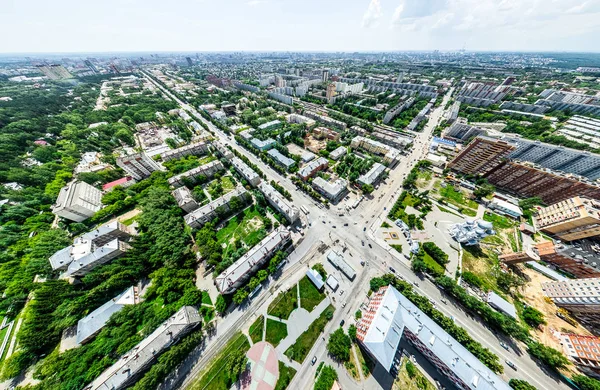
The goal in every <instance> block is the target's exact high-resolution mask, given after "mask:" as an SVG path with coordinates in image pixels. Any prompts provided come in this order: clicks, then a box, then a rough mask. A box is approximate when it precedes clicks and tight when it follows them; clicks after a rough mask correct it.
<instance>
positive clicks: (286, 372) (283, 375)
mask: <svg viewBox="0 0 600 390" xmlns="http://www.w3.org/2000/svg"><path fill="white" fill-rule="evenodd" d="M294 375H296V370H295V369H294V368H292V367H288V366H286V365H285V364H283V363H282V362H279V379H277V384H276V385H275V390H285V389H286V388H287V387H288V385H289V384H290V382H291V381H292V379H294Z"/></svg>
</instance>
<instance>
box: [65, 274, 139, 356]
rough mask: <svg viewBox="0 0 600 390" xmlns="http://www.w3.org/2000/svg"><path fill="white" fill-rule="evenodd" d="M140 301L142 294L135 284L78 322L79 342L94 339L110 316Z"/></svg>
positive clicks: (77, 339) (77, 338)
mask: <svg viewBox="0 0 600 390" xmlns="http://www.w3.org/2000/svg"><path fill="white" fill-rule="evenodd" d="M139 302H140V295H139V293H138V289H137V287H135V286H131V287H129V288H128V289H127V290H125V291H123V292H122V293H121V294H119V295H117V296H116V297H114V298H113V299H111V300H110V301H108V302H106V303H105V304H104V305H102V306H100V307H99V308H97V309H96V310H94V311H92V312H91V313H90V314H88V315H87V316H85V317H84V318H82V319H80V320H79V322H77V336H76V341H77V344H79V345H81V344H85V343H87V342H88V341H90V340H92V339H93V338H94V337H95V336H96V335H97V334H98V333H99V332H100V331H101V330H102V328H104V325H106V323H107V322H108V320H109V319H110V317H111V316H112V315H113V314H115V313H117V312H119V311H121V309H123V308H124V307H125V306H127V305H136V304H138V303H139Z"/></svg>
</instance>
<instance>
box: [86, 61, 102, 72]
mask: <svg viewBox="0 0 600 390" xmlns="http://www.w3.org/2000/svg"><path fill="white" fill-rule="evenodd" d="M83 63H84V64H85V66H87V67H88V69H89V70H91V71H92V72H94V73H96V74H97V73H99V72H98V68H97V67H96V65H94V64H93V63H92V61H90V60H89V59H88V60H84V61H83Z"/></svg>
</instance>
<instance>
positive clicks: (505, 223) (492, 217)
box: [483, 211, 517, 230]
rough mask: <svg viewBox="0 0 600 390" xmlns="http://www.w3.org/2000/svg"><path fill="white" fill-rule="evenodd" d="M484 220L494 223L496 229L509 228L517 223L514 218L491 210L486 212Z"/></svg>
mask: <svg viewBox="0 0 600 390" xmlns="http://www.w3.org/2000/svg"><path fill="white" fill-rule="evenodd" d="M483 220H484V221H488V222H491V223H492V225H494V229H496V230H500V229H509V228H512V227H513V226H515V225H516V224H517V223H516V222H515V221H514V220H512V219H510V218H508V217H503V216H502V215H498V214H495V213H490V212H489V211H486V212H485V214H484V215H483Z"/></svg>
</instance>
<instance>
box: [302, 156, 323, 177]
mask: <svg viewBox="0 0 600 390" xmlns="http://www.w3.org/2000/svg"><path fill="white" fill-rule="evenodd" d="M328 166H329V161H328V160H327V159H326V158H324V157H319V158H318V159H316V160H313V161H311V162H309V163H308V164H304V166H303V167H302V168H300V170H299V171H298V176H299V177H300V178H301V179H302V180H304V181H306V180H308V178H309V177H313V176H314V175H315V174H316V173H317V172H319V171H322V170H324V169H327V167H328Z"/></svg>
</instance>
